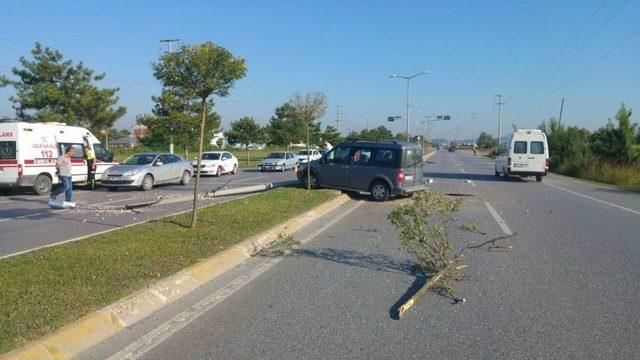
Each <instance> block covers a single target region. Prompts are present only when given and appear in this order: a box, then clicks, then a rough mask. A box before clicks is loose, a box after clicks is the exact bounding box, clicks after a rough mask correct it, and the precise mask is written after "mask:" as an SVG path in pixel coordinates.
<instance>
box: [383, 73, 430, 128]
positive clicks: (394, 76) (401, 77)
mask: <svg viewBox="0 0 640 360" xmlns="http://www.w3.org/2000/svg"><path fill="white" fill-rule="evenodd" d="M428 73H429V71H427V70H425V71H423V72H420V73H417V74H414V75H411V76H405V75H395V74H393V75H391V77H392V78H400V79H405V80H407V141H410V140H411V136H410V135H409V120H410V117H409V115H410V110H409V107H410V105H409V104H410V99H411V94H410V90H411V89H410V87H409V84H410V82H411V79H413V78H414V77H417V76H420V75H426V74H428Z"/></svg>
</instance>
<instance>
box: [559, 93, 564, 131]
mask: <svg viewBox="0 0 640 360" xmlns="http://www.w3.org/2000/svg"><path fill="white" fill-rule="evenodd" d="M563 109H564V98H562V102H561V103H560V117H559V118H558V126H560V124H562V110H563Z"/></svg>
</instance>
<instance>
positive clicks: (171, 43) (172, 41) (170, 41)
mask: <svg viewBox="0 0 640 360" xmlns="http://www.w3.org/2000/svg"><path fill="white" fill-rule="evenodd" d="M178 41H180V39H162V40H160V43H161V44H162V43H167V44H169V51H168V52H169V54H171V53H172V52H173V43H174V42H178ZM169 152H170V153H172V154H173V131H172V132H171V134H170V135H169Z"/></svg>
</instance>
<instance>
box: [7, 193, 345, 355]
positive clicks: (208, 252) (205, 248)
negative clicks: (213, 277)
mask: <svg viewBox="0 0 640 360" xmlns="http://www.w3.org/2000/svg"><path fill="white" fill-rule="evenodd" d="M338 195H339V192H337V191H333V190H318V191H312V192H307V191H305V190H303V189H299V188H282V189H278V190H273V191H269V192H266V193H262V194H258V195H254V196H250V197H247V198H242V199H238V200H234V201H231V202H227V203H224V204H220V205H215V206H211V207H207V208H202V209H200V210H199V221H198V223H197V224H196V227H195V228H190V227H189V226H190V220H191V216H190V214H189V213H185V214H182V215H176V216H170V217H166V218H163V219H160V220H156V221H152V222H149V223H145V224H141V225H136V226H132V227H129V228H125V229H120V230H116V231H113V232H110V233H106V234H103V235H97V236H93V237H90V238H87V239H84V240H82V241H78V242H73V243H68V244H64V245H59V246H54V247H50V248H45V249H41V250H36V251H33V252H30V253H27V254H24V255H19V256H16V257H12V258H8V259H3V260H0V334H1V335H2V336H0V353H4V352H7V351H9V350H11V349H13V348H16V347H19V346H21V345H23V344H24V343H26V342H28V341H30V340H33V339H36V338H38V337H41V336H43V335H45V334H47V333H50V332H52V331H54V330H55V329H57V328H59V327H60V326H62V325H64V324H67V323H69V322H72V321H74V320H76V319H78V318H80V317H81V316H83V315H85V314H87V313H89V312H91V311H94V310H97V309H99V308H101V307H104V306H106V305H108V304H110V303H112V302H114V301H116V300H118V299H120V298H122V297H124V296H127V295H128V294H131V293H133V292H134V291H136V290H139V289H141V288H143V287H145V286H147V285H149V284H151V283H153V282H154V281H156V280H158V279H161V278H163V277H166V276H169V275H171V274H173V273H176V272H178V271H180V270H181V269H183V268H185V267H188V266H190V265H193V264H195V263H197V262H198V261H200V260H202V259H205V258H208V257H210V256H212V255H214V254H216V253H218V252H220V251H222V250H224V249H226V248H228V247H230V246H231V245H234V244H236V243H239V242H241V241H243V240H245V239H247V238H249V237H251V236H253V235H255V234H257V233H259V232H261V231H264V230H267V229H269V228H270V227H273V226H275V225H277V224H279V223H281V222H283V221H285V220H287V219H290V218H292V217H294V216H297V215H299V214H302V213H304V212H305V211H308V210H310V209H312V208H314V207H316V206H318V205H320V204H321V203H323V202H326V201H328V200H331V199H333V198H335V197H336V196H338Z"/></svg>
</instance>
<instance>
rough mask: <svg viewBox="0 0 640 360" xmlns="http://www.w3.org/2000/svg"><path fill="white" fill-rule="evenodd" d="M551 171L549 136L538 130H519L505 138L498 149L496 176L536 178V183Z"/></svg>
mask: <svg viewBox="0 0 640 360" xmlns="http://www.w3.org/2000/svg"><path fill="white" fill-rule="evenodd" d="M548 171H549V147H548V146H547V136H546V135H545V133H543V132H542V131H540V130H538V129H519V130H518V131H516V132H514V133H513V134H510V135H508V136H505V137H503V138H502V141H501V142H500V146H499V147H498V154H497V155H496V165H495V175H496V177H497V176H500V174H502V175H503V176H504V178H505V179H507V178H508V177H509V175H518V176H523V177H524V176H535V177H536V181H538V182H540V181H542V177H543V176H546V175H547V172H548Z"/></svg>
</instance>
